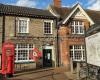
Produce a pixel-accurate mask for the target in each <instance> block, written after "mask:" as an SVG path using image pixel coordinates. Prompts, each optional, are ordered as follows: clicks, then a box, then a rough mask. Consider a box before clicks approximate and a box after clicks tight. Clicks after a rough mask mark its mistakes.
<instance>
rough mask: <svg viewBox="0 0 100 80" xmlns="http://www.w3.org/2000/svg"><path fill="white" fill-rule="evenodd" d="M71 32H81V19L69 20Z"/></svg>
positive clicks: (82, 26) (82, 25) (82, 31)
mask: <svg viewBox="0 0 100 80" xmlns="http://www.w3.org/2000/svg"><path fill="white" fill-rule="evenodd" d="M71 32H72V34H83V33H84V24H83V22H82V21H72V22H71Z"/></svg>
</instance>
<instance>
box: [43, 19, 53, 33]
mask: <svg viewBox="0 0 100 80" xmlns="http://www.w3.org/2000/svg"><path fill="white" fill-rule="evenodd" d="M45 22H49V23H50V24H51V26H50V27H51V28H50V29H51V33H45V30H44V23H45ZM43 33H44V34H53V20H44V21H43Z"/></svg>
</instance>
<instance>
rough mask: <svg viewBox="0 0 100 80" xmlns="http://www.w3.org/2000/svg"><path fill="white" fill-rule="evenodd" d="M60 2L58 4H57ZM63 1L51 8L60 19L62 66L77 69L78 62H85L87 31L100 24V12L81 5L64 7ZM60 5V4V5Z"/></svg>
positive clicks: (59, 32)
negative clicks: (71, 65) (71, 66)
mask: <svg viewBox="0 0 100 80" xmlns="http://www.w3.org/2000/svg"><path fill="white" fill-rule="evenodd" d="M57 1H58V2H57ZM59 2H61V0H60V1H59V0H56V5H55V6H53V5H51V6H50V7H49V10H50V12H51V13H52V14H53V15H54V16H56V17H57V18H58V26H59V29H58V34H59V52H60V64H61V65H64V66H67V67H69V66H70V64H71V63H73V67H77V65H76V63H77V62H85V59H86V56H85V55H86V54H85V41H84V38H85V31H87V30H88V28H90V27H91V26H93V25H98V24H100V11H93V10H86V9H83V8H82V7H81V5H80V4H79V3H77V4H75V5H74V6H73V7H71V8H69V7H62V6H61V3H59ZM58 3H59V4H58Z"/></svg>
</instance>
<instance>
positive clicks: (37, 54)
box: [29, 48, 42, 61]
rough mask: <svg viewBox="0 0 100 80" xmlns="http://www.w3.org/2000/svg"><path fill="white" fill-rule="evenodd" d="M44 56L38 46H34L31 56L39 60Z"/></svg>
mask: <svg viewBox="0 0 100 80" xmlns="http://www.w3.org/2000/svg"><path fill="white" fill-rule="evenodd" d="M41 56H42V53H41V52H40V50H39V49H38V48H33V51H32V52H31V53H30V55H29V58H30V59H33V60H34V61H37V60H38V59H39V58H40V57H41Z"/></svg>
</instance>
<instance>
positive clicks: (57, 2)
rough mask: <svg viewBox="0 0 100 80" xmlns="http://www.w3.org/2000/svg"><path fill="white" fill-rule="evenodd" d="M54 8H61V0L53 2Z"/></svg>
mask: <svg viewBox="0 0 100 80" xmlns="http://www.w3.org/2000/svg"><path fill="white" fill-rule="evenodd" d="M53 1H54V6H55V7H61V0H53Z"/></svg>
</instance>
